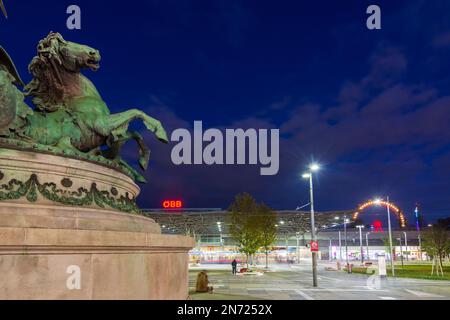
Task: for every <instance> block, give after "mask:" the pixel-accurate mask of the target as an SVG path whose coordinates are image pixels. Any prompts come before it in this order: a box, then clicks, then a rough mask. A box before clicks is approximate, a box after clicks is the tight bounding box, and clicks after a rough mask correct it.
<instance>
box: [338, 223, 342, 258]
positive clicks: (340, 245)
mask: <svg viewBox="0 0 450 320" xmlns="http://www.w3.org/2000/svg"><path fill="white" fill-rule="evenodd" d="M338 232H339V260H340V261H342V243H341V230H339V231H338Z"/></svg>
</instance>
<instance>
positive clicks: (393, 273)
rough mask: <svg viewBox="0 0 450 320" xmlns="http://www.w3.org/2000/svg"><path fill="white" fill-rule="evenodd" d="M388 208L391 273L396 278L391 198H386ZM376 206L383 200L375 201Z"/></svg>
mask: <svg viewBox="0 0 450 320" xmlns="http://www.w3.org/2000/svg"><path fill="white" fill-rule="evenodd" d="M386 199H387V201H386V208H387V218H388V230H389V256H390V258H391V259H390V260H391V271H392V276H393V277H395V267H394V252H393V250H392V248H393V247H392V228H391V211H390V210H389V197H387V198H386ZM374 202H375V204H381V199H375V201H374Z"/></svg>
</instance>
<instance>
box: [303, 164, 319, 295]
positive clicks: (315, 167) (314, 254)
mask: <svg viewBox="0 0 450 320" xmlns="http://www.w3.org/2000/svg"><path fill="white" fill-rule="evenodd" d="M319 169H320V167H319V165H318V164H315V163H313V164H311V165H310V166H309V172H307V173H304V174H303V175H302V177H303V178H304V179H309V198H310V206H311V241H313V242H316V230H315V229H316V227H315V223H314V192H313V172H315V171H317V170H319ZM311 254H312V271H313V286H314V287H317V252H316V251H312V252H311Z"/></svg>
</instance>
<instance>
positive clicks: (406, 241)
mask: <svg viewBox="0 0 450 320" xmlns="http://www.w3.org/2000/svg"><path fill="white" fill-rule="evenodd" d="M403 234H404V235H405V254H406V261H408V260H409V259H408V255H409V254H408V237H407V236H406V232H403Z"/></svg>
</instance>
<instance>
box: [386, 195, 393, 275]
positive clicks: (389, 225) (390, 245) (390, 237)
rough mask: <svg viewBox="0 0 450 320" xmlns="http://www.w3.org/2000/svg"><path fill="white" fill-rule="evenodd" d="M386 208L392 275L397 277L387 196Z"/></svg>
mask: <svg viewBox="0 0 450 320" xmlns="http://www.w3.org/2000/svg"><path fill="white" fill-rule="evenodd" d="M386 199H387V202H386V208H387V216H388V229H389V250H390V256H391V270H392V276H393V277H395V267H394V252H393V251H392V228H391V212H390V211H389V197H387V198H386Z"/></svg>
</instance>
